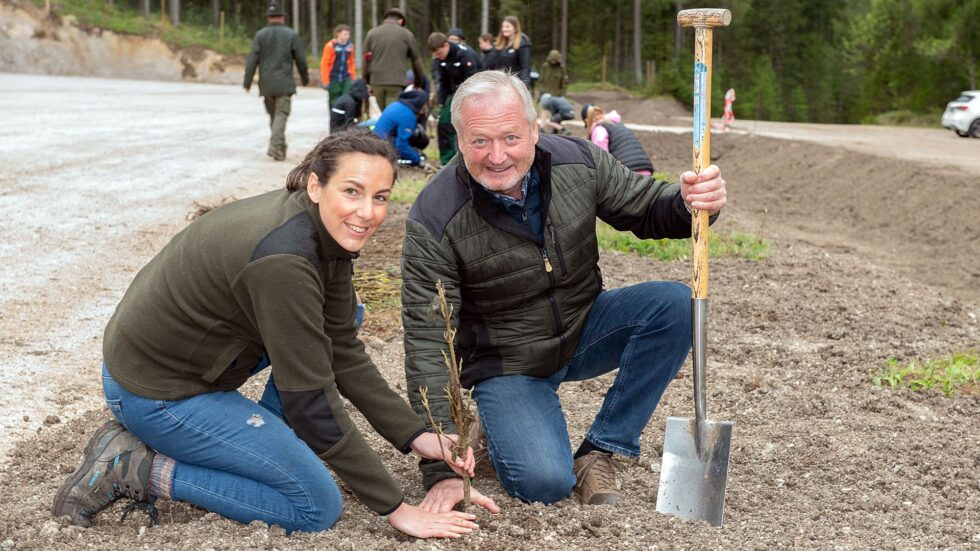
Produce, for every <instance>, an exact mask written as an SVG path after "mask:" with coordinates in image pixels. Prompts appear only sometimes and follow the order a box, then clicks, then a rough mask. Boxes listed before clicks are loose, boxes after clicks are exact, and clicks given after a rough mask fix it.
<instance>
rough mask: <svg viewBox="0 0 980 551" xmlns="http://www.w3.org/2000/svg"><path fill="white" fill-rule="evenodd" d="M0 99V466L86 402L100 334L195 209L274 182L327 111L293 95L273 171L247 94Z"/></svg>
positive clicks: (87, 85) (7, 82) (132, 89)
mask: <svg viewBox="0 0 980 551" xmlns="http://www.w3.org/2000/svg"><path fill="white" fill-rule="evenodd" d="M0 90H3V91H4V93H3V94H2V95H0V112H2V113H3V114H4V115H3V118H4V121H3V124H2V130H0V288H2V289H3V293H2V295H0V355H2V357H3V358H4V363H5V365H4V369H2V370H0V388H4V389H5V392H4V396H3V399H2V400H0V401H2V402H3V403H4V405H3V407H2V408H0V428H2V430H3V431H4V434H5V436H4V438H3V439H0V463H2V462H3V461H4V460H5V457H6V454H7V452H8V451H9V449H10V446H12V445H13V443H14V442H16V440H17V439H18V437H19V436H22V435H24V434H26V433H28V432H32V431H35V430H37V428H38V427H39V426H41V425H42V423H44V421H45V417H47V416H48V415H53V414H55V412H57V414H58V415H60V416H61V417H68V418H70V417H72V416H73V415H75V414H77V413H78V412H80V411H84V410H86V409H91V408H92V407H93V406H94V405H96V402H97V399H98V397H99V389H98V388H97V385H96V383H97V382H98V377H97V374H98V369H99V363H100V357H101V346H100V343H101V338H102V329H103V327H104V326H105V323H106V321H107V320H108V319H109V316H110V315H111V314H112V311H113V309H114V308H115V305H116V303H117V302H118V300H119V299H120V297H121V296H122V293H123V291H125V289H126V287H127V286H128V284H129V282H130V280H131V279H132V277H133V274H134V273H135V271H136V270H138V269H139V268H140V267H141V266H142V265H143V264H144V263H145V262H146V261H147V260H148V259H149V258H150V257H151V256H152V255H153V254H155V252H156V251H157V249H159V247H160V246H162V245H163V244H164V243H166V241H167V239H168V238H169V237H170V236H171V235H172V234H173V233H174V231H175V230H176V229H178V228H180V227H182V226H183V225H184V224H185V216H186V214H187V213H188V212H190V211H191V210H193V208H194V203H195V202H203V203H207V202H209V201H214V200H217V199H220V198H221V197H224V196H228V195H232V196H236V197H247V196H249V195H254V194H256V193H259V192H261V191H265V190H268V189H271V187H275V186H278V185H281V183H282V182H284V178H285V175H286V173H287V172H288V171H289V170H290V169H291V168H292V167H293V166H295V165H296V164H297V163H298V162H299V161H300V160H302V157H303V156H304V155H305V154H306V152H307V151H309V149H310V148H311V147H312V146H313V145H314V144H315V143H316V142H317V140H319V139H320V138H321V137H322V136H324V135H326V131H327V118H326V117H327V109H326V101H325V94H324V93H323V92H322V91H321V90H318V89H312V88H305V89H301V90H300V91H299V93H298V94H297V96H295V97H294V99H293V112H292V116H291V117H290V119H289V126H288V128H287V139H288V141H289V143H290V144H291V147H290V149H289V158H288V159H287V160H286V161H285V162H282V163H277V162H274V161H272V159H271V158H269V157H267V156H266V155H265V151H266V144H267V140H268V118H267V115H266V114H265V110H264V108H263V107H262V103H261V99H260V98H259V97H258V96H257V95H256V90H257V87H253V89H252V93H251V94H246V93H245V91H244V90H242V89H241V87H236V86H220V85H206V84H182V83H169V82H147V81H126V80H106V79H89V78H78V77H52V76H36V75H15V74H0ZM69 357H70V358H72V359H79V357H81V358H83V359H84V360H85V365H87V366H88V368H87V369H86V371H84V372H77V371H72V372H66V370H65V369H63V368H62V366H63V365H65V364H66V363H67V361H66V360H67V359H68V358H69ZM63 388H64V389H68V393H67V394H57V393H55V390H56V389H63ZM50 421H53V419H50V420H49V422H50Z"/></svg>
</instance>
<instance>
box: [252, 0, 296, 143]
mask: <svg viewBox="0 0 980 551" xmlns="http://www.w3.org/2000/svg"><path fill="white" fill-rule="evenodd" d="M266 23H267V25H266V26H265V27H263V28H262V29H261V30H260V31H259V32H257V33H255V38H254V39H253V40H252V51H251V52H249V54H248V58H247V59H246V60H245V82H244V84H243V86H244V87H245V91H246V92H248V91H249V90H250V89H251V88H252V79H253V78H254V77H255V69H256V68H258V70H259V95H260V96H262V101H263V103H264V104H265V111H266V112H267V113H268V114H269V128H270V129H271V131H272V134H271V136H270V137H269V150H268V152H267V154H268V155H269V156H270V157H272V158H273V159H275V160H277V161H284V160H286V119H288V118H289V111H290V109H291V107H292V97H293V94H295V93H296V81H295V80H294V79H293V63H295V64H296V69H298V70H299V78H300V80H302V81H303V86H306V85H307V84H309V83H310V75H309V71H308V69H307V66H306V53H305V51H304V49H303V42H302V41H301V40H300V38H299V35H298V34H296V31H294V30H293V29H291V28H289V27H287V26H286V12H284V11H283V9H282V4H280V3H279V0H271V2H270V3H269V9H268V11H267V12H266Z"/></svg>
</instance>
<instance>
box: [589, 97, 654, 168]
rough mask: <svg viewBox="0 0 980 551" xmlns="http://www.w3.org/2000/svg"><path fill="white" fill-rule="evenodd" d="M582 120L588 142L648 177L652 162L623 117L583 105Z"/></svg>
mask: <svg viewBox="0 0 980 551" xmlns="http://www.w3.org/2000/svg"><path fill="white" fill-rule="evenodd" d="M582 121H583V122H584V123H585V130H586V132H588V134H589V141H590V142H592V143H594V144H596V145H597V146H599V149H602V150H604V151H608V152H609V153H611V154H612V156H613V157H616V159H617V160H619V162H621V163H623V166H625V167H626V168H628V169H630V170H632V171H633V172H637V173H639V174H643V175H646V176H650V175H651V174H653V161H651V160H650V156H649V155H647V152H646V150H644V149H643V144H641V143H640V140H638V139H636V135H635V134H633V132H632V131H631V130H630V129H629V128H626V127H625V126H623V119H622V118H621V117H620V116H619V113H617V112H616V111H615V110H613V111H610V112H609V113H606V112H604V111H603V110H602V108H600V107H599V106H598V105H592V104H590V103H589V104H585V105H583V106H582Z"/></svg>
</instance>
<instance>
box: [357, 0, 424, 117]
mask: <svg viewBox="0 0 980 551" xmlns="http://www.w3.org/2000/svg"><path fill="white" fill-rule="evenodd" d="M383 19H384V21H382V22H381V24H380V25H378V26H377V27H375V28H373V29H371V30H370V31H368V33H367V36H365V37H364V80H366V81H367V83H368V85H369V86H370V87H371V92H372V93H373V94H374V97H375V99H376V100H378V107H380V108H381V109H382V110H383V109H384V108H385V107H387V106H388V104H389V103H391V102H394V101H396V99H397V98H398V94H400V93H401V92H402V89H404V88H405V85H404V84H403V82H402V79H403V78H404V76H405V70H406V69H409V68H411V69H412V70H413V71H414V74H415V77H416V78H415V87H416V88H421V87H422V78H421V76H422V74H423V73H422V58H421V57H420V56H419V50H418V45H417V44H416V43H415V35H414V34H412V31H410V30H408V29H406V28H405V14H404V13H402V11H401V10H400V9H398V8H389V9H388V10H386V11H385V13H384V16H383ZM409 65H410V67H409Z"/></svg>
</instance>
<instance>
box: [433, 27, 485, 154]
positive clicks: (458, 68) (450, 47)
mask: <svg viewBox="0 0 980 551" xmlns="http://www.w3.org/2000/svg"><path fill="white" fill-rule="evenodd" d="M427 45H428V46H429V51H430V52H432V57H433V58H434V59H436V60H438V61H439V88H438V92H437V94H436V105H438V106H440V110H439V125H438V126H437V127H436V134H437V137H438V140H439V162H440V163H442V164H443V165H445V164H446V163H448V162H449V161H450V160H452V158H453V157H454V156H455V155H456V130H455V129H454V128H453V123H452V121H451V120H450V110H451V109H452V104H453V94H455V93H456V90H457V89H458V88H459V85H460V84H463V82H464V81H465V80H466V79H468V78H469V77H471V76H473V75H475V74H476V73H477V72H479V70H480V60H479V59H478V58H477V57H476V53H475V52H473V50H471V49H470V48H469V47H468V46H464V45H462V44H456V43H453V42H451V41H450V40H449V37H447V36H446V35H444V34H442V33H432V34H430V35H429V39H428V41H427Z"/></svg>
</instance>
